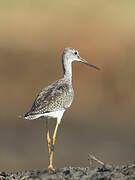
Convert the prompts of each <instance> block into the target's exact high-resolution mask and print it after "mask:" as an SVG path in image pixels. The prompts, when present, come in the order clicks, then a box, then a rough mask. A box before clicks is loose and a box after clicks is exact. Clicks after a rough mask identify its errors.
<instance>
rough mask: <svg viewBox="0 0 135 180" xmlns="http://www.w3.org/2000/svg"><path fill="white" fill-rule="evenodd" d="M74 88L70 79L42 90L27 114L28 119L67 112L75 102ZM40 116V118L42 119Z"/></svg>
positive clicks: (62, 80)
mask: <svg viewBox="0 0 135 180" xmlns="http://www.w3.org/2000/svg"><path fill="white" fill-rule="evenodd" d="M73 96H74V93H73V88H72V84H71V83H70V79H69V78H66V77H64V78H62V79H60V80H57V81H56V82H54V83H53V84H51V85H49V86H48V87H45V88H44V89H42V91H41V92H40V93H39V94H38V96H37V98H36V100H35V101H34V103H33V105H32V108H31V110H30V111H29V112H28V113H26V114H25V116H24V117H25V118H27V119H35V118H37V115H40V116H45V114H46V113H51V112H55V111H62V110H66V109H67V108H68V107H70V105H71V103H72V101H73ZM40 116H39V117H40Z"/></svg>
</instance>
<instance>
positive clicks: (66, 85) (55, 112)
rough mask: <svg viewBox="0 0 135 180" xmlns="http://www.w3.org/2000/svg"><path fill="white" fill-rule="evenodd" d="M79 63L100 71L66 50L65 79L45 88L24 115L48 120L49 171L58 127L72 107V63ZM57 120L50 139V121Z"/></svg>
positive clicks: (76, 52) (63, 59)
mask: <svg viewBox="0 0 135 180" xmlns="http://www.w3.org/2000/svg"><path fill="white" fill-rule="evenodd" d="M73 61H79V62H82V63H84V64H87V65H89V66H91V67H93V68H96V69H97V70H99V67H97V66H95V65H93V64H90V63H89V62H87V61H86V60H84V59H82V58H81V57H80V56H79V52H78V51H77V50H76V49H74V48H66V49H65V50H64V52H63V54H62V66H63V72H64V77H63V78H62V79H59V80H57V81H56V82H54V83H52V84H51V85H49V86H48V87H45V88H44V89H43V90H42V91H41V92H40V93H39V94H38V96H37V98H36V100H35V101H34V103H33V105H32V108H31V109H30V111H29V112H27V113H26V114H24V115H23V117H24V118H25V119H29V120H33V119H37V118H39V117H44V118H45V120H46V129H47V130H46V136H47V144H48V152H49V166H48V168H49V169H53V151H54V144H55V139H56V133H57V129H58V125H59V124H60V122H61V119H62V116H63V113H64V112H65V110H66V109H67V108H69V107H70V105H71V103H72V101H73V97H74V91H73V88H72V62H73ZM49 118H57V122H56V127H55V129H54V133H53V136H52V138H50V134H49V128H48V119H49Z"/></svg>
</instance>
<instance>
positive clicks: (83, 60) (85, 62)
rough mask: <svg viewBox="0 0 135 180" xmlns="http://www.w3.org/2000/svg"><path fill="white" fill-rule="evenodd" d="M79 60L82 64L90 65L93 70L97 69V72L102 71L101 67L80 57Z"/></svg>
mask: <svg viewBox="0 0 135 180" xmlns="http://www.w3.org/2000/svg"><path fill="white" fill-rule="evenodd" d="M78 58H79V60H80V61H81V62H82V63H84V64H87V65H89V66H91V67H93V68H95V69H97V70H100V68H99V67H97V66H95V65H93V64H91V63H89V62H88V61H86V60H85V59H83V58H81V57H80V56H79V57H78Z"/></svg>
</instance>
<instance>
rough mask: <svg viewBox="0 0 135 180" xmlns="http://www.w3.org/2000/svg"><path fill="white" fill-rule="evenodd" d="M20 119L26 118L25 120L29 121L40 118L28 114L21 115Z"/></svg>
mask: <svg viewBox="0 0 135 180" xmlns="http://www.w3.org/2000/svg"><path fill="white" fill-rule="evenodd" d="M19 118H25V119H29V120H34V119H37V118H38V117H37V116H36V115H31V114H30V113H29V112H28V113H25V114H21V115H19Z"/></svg>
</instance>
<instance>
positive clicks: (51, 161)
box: [48, 122, 59, 169]
mask: <svg viewBox="0 0 135 180" xmlns="http://www.w3.org/2000/svg"><path fill="white" fill-rule="evenodd" d="M58 125H59V124H58V123H57V122H56V127H55V130H54V133H53V137H52V147H51V152H50V164H49V167H48V168H49V169H53V165H52V163H53V151H54V144H55V140H56V134H57V129H58Z"/></svg>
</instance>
